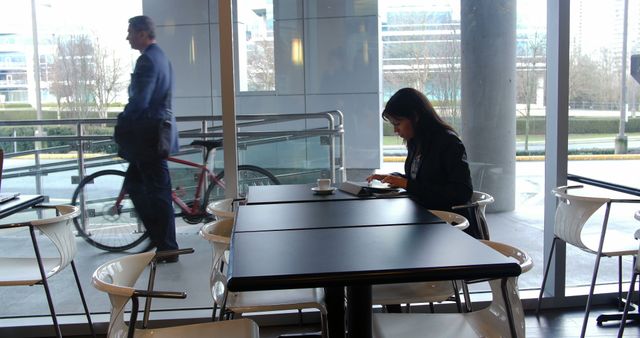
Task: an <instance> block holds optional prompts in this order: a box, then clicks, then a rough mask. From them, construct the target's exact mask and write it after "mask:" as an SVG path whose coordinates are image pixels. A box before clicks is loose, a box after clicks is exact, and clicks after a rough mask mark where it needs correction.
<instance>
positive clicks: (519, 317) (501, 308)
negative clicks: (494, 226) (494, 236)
mask: <svg viewBox="0 0 640 338" xmlns="http://www.w3.org/2000/svg"><path fill="white" fill-rule="evenodd" d="M481 241H482V242H483V243H484V244H486V245H488V246H490V247H491V248H492V249H494V250H496V251H498V252H500V253H501V254H503V255H505V256H507V257H512V258H514V259H515V260H517V261H518V264H519V265H520V269H521V270H522V273H525V272H527V271H529V270H531V268H533V259H531V256H529V255H528V254H527V253H526V252H524V251H522V250H520V249H518V248H516V247H513V246H511V245H507V244H504V243H499V242H494V241H487V240H481ZM489 285H490V287H491V296H492V297H493V300H492V301H491V305H489V308H488V311H485V312H484V313H483V314H481V315H479V316H477V317H474V318H473V321H474V322H475V323H474V324H475V325H474V326H476V327H483V326H486V323H491V321H490V320H489V319H488V318H487V317H489V316H492V317H494V318H495V317H497V318H501V319H503V320H504V321H506V320H507V314H506V304H505V301H504V297H503V296H502V285H501V281H500V280H497V279H496V280H491V281H489ZM507 294H508V301H509V304H510V306H511V312H512V314H513V321H514V323H515V325H516V333H517V337H524V336H525V320H524V309H523V308H522V301H521V300H520V296H519V291H518V278H517V277H511V278H508V279H507ZM485 314H486V316H485ZM508 328H509V324H508V322H507V323H506V324H505V325H500V326H499V327H498V326H495V325H494V326H493V328H492V329H493V330H494V331H493V332H494V334H495V330H496V329H502V330H503V331H504V332H502V335H501V336H502V337H510V336H511V333H510V331H509V329H508Z"/></svg>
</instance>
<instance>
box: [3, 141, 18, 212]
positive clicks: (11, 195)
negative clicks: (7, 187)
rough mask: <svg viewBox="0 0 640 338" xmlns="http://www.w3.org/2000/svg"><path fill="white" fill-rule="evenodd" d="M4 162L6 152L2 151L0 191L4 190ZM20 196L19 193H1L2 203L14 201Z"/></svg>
mask: <svg viewBox="0 0 640 338" xmlns="http://www.w3.org/2000/svg"><path fill="white" fill-rule="evenodd" d="M2 162H4V151H3V150H2V149H0V189H2V171H3V170H2ZM0 191H1V190H0ZM18 196H20V193H19V192H5V193H0V203H4V202H7V201H11V200H12V199H14V198H17V197H18Z"/></svg>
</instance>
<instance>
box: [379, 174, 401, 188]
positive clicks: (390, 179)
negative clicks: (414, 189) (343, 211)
mask: <svg viewBox="0 0 640 338" xmlns="http://www.w3.org/2000/svg"><path fill="white" fill-rule="evenodd" d="M381 182H382V183H388V184H389V185H390V186H391V187H396V188H402V189H407V179H406V178H404V177H402V176H395V175H386V176H385V177H384V178H383V179H382V180H381Z"/></svg>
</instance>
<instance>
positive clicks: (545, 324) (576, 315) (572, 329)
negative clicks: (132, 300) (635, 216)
mask: <svg viewBox="0 0 640 338" xmlns="http://www.w3.org/2000/svg"><path fill="white" fill-rule="evenodd" d="M609 312H611V309H610V308H606V307H598V308H595V309H594V310H593V311H592V314H591V317H590V318H591V321H590V322H589V325H588V328H587V337H615V336H616V335H617V333H618V322H611V324H610V325H605V326H602V327H599V326H597V325H596V324H595V318H596V317H597V315H598V314H600V313H609ZM583 313H584V312H583V309H582V308H580V309H577V308H576V309H563V310H547V311H543V312H542V313H541V315H540V316H539V317H536V316H535V314H534V313H532V312H531V313H528V314H527V316H526V336H527V337H528V338H573V337H579V336H580V328H581V325H582V315H583ZM317 330H318V326H316V325H304V326H299V325H288V326H268V327H261V328H260V337H261V338H277V337H279V336H280V335H287V334H295V333H304V332H307V333H311V332H315V331H317ZM98 337H100V338H102V337H104V336H103V335H99V336H98ZM285 337H286V336H285ZM624 337H640V326H639V324H638V323H636V322H629V323H628V324H627V326H626V327H625V331H624ZM398 338H400V337H398Z"/></svg>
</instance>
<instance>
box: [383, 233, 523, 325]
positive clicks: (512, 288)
mask: <svg viewBox="0 0 640 338" xmlns="http://www.w3.org/2000/svg"><path fill="white" fill-rule="evenodd" d="M482 242H483V243H485V244H486V245H488V246H490V247H491V248H493V249H494V250H496V251H498V252H500V253H502V254H503V255H505V256H507V257H511V258H514V259H515V260H517V261H518V264H519V265H520V269H521V270H522V273H525V272H527V271H529V270H531V268H532V267H533V261H532V260H531V257H529V255H527V254H526V253H525V252H523V251H521V250H519V249H517V248H515V247H512V246H510V245H507V244H503V243H498V242H491V241H482ZM489 286H490V288H491V295H492V300H491V304H489V306H488V307H485V308H483V309H481V310H478V311H473V312H468V313H429V314H425V313H378V314H374V315H373V326H372V333H373V337H376V338H383V337H384V338H397V337H402V338H413V337H416V338H417V337H451V338H461V337H463V338H464V337H511V329H510V323H509V319H508V314H507V312H506V308H507V307H506V302H509V305H510V307H511V314H512V315H513V325H514V329H515V333H516V336H517V337H518V338H523V337H525V322H524V311H523V309H522V302H521V301H520V298H519V295H518V284H517V278H516V277H509V278H507V282H506V285H505V286H506V288H507V299H505V298H504V297H503V294H502V281H501V280H491V281H489Z"/></svg>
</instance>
